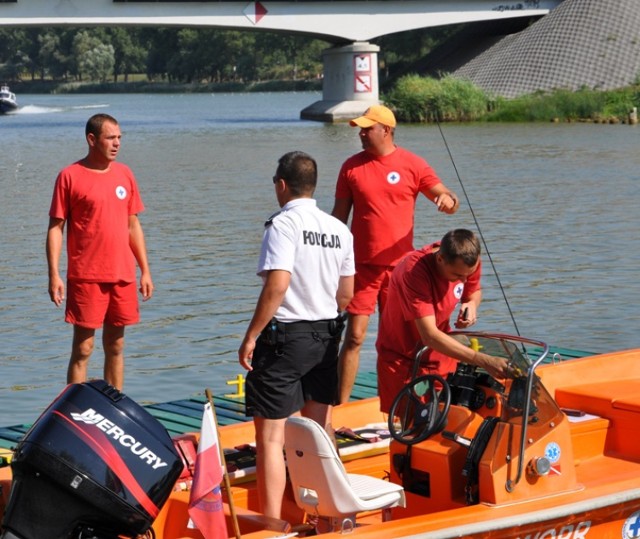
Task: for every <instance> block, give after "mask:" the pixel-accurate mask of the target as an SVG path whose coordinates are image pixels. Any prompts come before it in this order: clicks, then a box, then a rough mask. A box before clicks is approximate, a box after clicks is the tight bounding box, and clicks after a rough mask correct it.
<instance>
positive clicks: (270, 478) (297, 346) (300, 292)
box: [238, 152, 355, 518]
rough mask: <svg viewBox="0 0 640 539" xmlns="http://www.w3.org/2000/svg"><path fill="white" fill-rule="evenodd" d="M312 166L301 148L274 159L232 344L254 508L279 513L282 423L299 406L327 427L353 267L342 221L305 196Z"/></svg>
mask: <svg viewBox="0 0 640 539" xmlns="http://www.w3.org/2000/svg"><path fill="white" fill-rule="evenodd" d="M317 177H318V170H317V165H316V162H315V160H314V159H313V158H312V157H311V156H310V155H307V154H306V153H303V152H290V153H287V154H285V155H283V156H282V157H281V158H280V159H279V161H278V169H277V171H276V175H275V176H274V177H273V183H274V188H275V192H276V197H277V199H278V204H279V205H280V207H281V210H280V212H278V213H277V214H275V215H274V216H272V217H271V218H270V219H269V220H268V221H267V222H266V223H265V232H264V237H263V240H262V249H261V253H260V261H259V264H258V275H260V276H261V277H262V279H263V281H264V286H263V288H262V292H261V293H260V297H259V299H258V304H257V305H256V309H255V312H254V314H253V318H252V319H251V322H250V323H249V327H248V329H247V332H246V334H245V337H244V340H243V341H242V345H241V346H240V349H239V350H238V358H239V360H240V364H241V365H242V366H243V367H244V368H245V369H247V370H248V371H249V373H248V375H247V385H246V407H247V410H246V413H247V415H248V416H253V418H254V424H255V429H256V459H257V460H256V471H257V484H258V493H259V497H260V505H261V511H262V512H263V513H264V514H265V515H266V516H269V517H274V518H280V513H281V507H282V497H283V494H284V489H285V483H286V470H285V463H284V458H283V448H284V424H285V421H286V419H287V417H289V416H290V415H292V414H296V413H297V412H301V413H302V415H304V416H306V417H310V418H311V419H314V420H315V421H317V422H318V423H319V424H320V425H322V426H323V427H324V428H325V429H326V430H327V431H328V432H329V433H330V434H331V435H332V434H333V432H332V430H333V429H332V427H331V411H332V405H333V404H334V403H335V397H336V391H337V383H338V371H337V362H338V347H339V342H340V334H341V332H342V321H341V320H342V319H341V318H339V317H338V313H339V312H341V311H342V310H343V309H344V308H345V307H346V306H347V304H348V303H349V301H350V300H351V297H352V295H353V280H354V277H353V276H354V274H355V265H354V257H353V238H352V236H351V232H350V231H349V229H348V228H347V226H346V225H345V224H344V223H342V222H341V221H339V220H338V219H336V218H335V217H332V216H331V215H329V214H327V213H325V212H323V211H321V210H320V209H318V207H317V206H316V201H315V200H314V199H313V198H312V196H313V193H314V191H315V187H316V183H317Z"/></svg>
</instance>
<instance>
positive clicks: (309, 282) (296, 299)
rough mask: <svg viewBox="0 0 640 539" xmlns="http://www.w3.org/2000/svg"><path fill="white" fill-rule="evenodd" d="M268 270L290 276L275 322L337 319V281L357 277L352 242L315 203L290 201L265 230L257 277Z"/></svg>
mask: <svg viewBox="0 0 640 539" xmlns="http://www.w3.org/2000/svg"><path fill="white" fill-rule="evenodd" d="M269 270H285V271H288V272H289V273H291V281H290V283H289V288H288V290H287V292H286V294H285V297H284V300H283V302H282V304H281V305H280V307H278V310H277V311H276V314H275V317H276V319H277V320H278V321H280V322H298V321H300V320H328V319H331V318H335V317H336V316H337V315H338V305H337V302H336V292H337V290H338V282H339V279H340V277H346V276H351V275H354V274H355V265H354V257H353V236H352V235H351V232H350V231H349V229H348V228H347V226H346V225H345V224H344V223H343V222H342V221H340V220H339V219H336V218H335V217H333V216H331V215H329V214H328V213H325V212H323V211H322V210H320V209H319V208H318V207H317V205H316V201H315V200H314V199H312V198H297V199H294V200H291V201H289V202H288V203H287V204H286V205H285V206H283V208H282V210H281V211H280V212H279V213H277V214H276V215H275V216H273V217H272V218H271V219H269V221H267V224H266V226H265V231H264V237H263V239H262V248H261V252H260V260H259V262H258V275H263V274H264V272H266V271H269Z"/></svg>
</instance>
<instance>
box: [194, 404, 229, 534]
mask: <svg viewBox="0 0 640 539" xmlns="http://www.w3.org/2000/svg"><path fill="white" fill-rule="evenodd" d="M223 475H224V472H223V470H222V463H221V462H220V449H219V441H218V430H217V428H216V423H215V420H214V419H213V412H212V410H211V404H210V403H206V404H205V405H204V413H203V414H202V427H201V428H200V441H199V442H198V454H197V456H196V465H195V471H194V473H193V484H192V486H191V494H190V496H189V516H190V517H191V521H192V522H193V524H194V525H195V527H196V528H198V529H199V530H200V531H201V532H202V535H203V536H204V538H205V539H227V537H228V535H227V525H226V522H225V519H224V509H223V505H222V492H221V490H220V483H222V477H223Z"/></svg>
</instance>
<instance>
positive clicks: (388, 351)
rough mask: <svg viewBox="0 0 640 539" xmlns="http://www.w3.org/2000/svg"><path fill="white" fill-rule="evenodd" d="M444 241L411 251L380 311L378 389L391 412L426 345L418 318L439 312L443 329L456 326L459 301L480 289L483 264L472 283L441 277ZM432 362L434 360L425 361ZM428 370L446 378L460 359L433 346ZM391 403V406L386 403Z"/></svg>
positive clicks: (395, 273) (425, 358)
mask: <svg viewBox="0 0 640 539" xmlns="http://www.w3.org/2000/svg"><path fill="white" fill-rule="evenodd" d="M439 246H440V242H437V243H434V244H432V245H427V246H425V247H423V248H422V249H418V250H416V251H412V252H411V253H409V254H408V255H407V256H406V257H405V258H404V259H402V261H401V262H400V263H399V264H398V266H397V267H396V268H395V269H394V270H393V273H392V275H391V280H390V282H389V290H388V294H389V295H388V297H387V303H386V307H385V309H384V310H383V311H382V313H381V315H380V326H379V328H378V338H377V340H376V349H377V352H378V392H379V394H380V401H381V409H383V410H385V411H387V412H388V408H389V407H390V405H391V403H392V401H393V399H394V398H395V396H396V395H397V393H398V392H399V391H400V390H401V389H402V387H404V385H405V384H407V383H408V382H410V379H409V378H410V376H411V371H412V367H413V364H414V359H415V355H416V352H417V351H418V350H419V349H420V348H422V344H421V339H420V334H419V333H418V329H417V327H416V324H415V320H416V319H418V318H424V317H425V316H435V318H436V325H437V326H438V329H439V330H441V331H443V332H445V333H448V332H449V331H451V326H450V323H449V320H450V318H451V314H452V313H453V311H454V310H455V308H456V305H458V303H459V302H465V301H468V300H469V297H470V296H471V295H472V294H473V293H474V292H476V291H477V290H479V289H480V276H481V273H482V269H481V263H479V264H478V268H477V269H476V271H474V272H473V273H472V274H471V275H470V276H469V278H468V279H467V281H466V283H464V284H463V283H462V282H461V281H455V282H450V281H447V280H446V279H444V278H443V277H441V276H440V274H439V273H438V270H437V267H436V255H435V253H434V252H433V250H434V248H436V247H439ZM425 361H428V365H424V363H425ZM422 363H423V368H422V369H421V370H420V371H419V373H418V376H419V375H421V374H424V373H426V372H430V373H436V374H440V375H441V376H443V377H446V375H447V374H448V373H450V372H453V371H455V368H456V365H457V361H456V360H455V359H453V358H450V357H448V356H445V355H444V354H441V353H439V352H436V351H435V350H432V351H430V352H428V353H427V354H426V356H423V357H422ZM384 406H386V409H385V408H384Z"/></svg>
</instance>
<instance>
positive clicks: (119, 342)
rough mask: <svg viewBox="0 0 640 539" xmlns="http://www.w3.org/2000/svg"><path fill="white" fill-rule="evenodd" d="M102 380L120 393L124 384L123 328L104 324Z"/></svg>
mask: <svg viewBox="0 0 640 539" xmlns="http://www.w3.org/2000/svg"><path fill="white" fill-rule="evenodd" d="M102 347H103V348H104V379H105V380H106V382H107V383H109V384H111V385H112V386H113V387H115V388H116V389H119V390H120V391H122V386H123V384H124V326H112V325H110V324H105V325H104V327H103V328H102Z"/></svg>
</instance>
